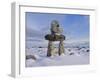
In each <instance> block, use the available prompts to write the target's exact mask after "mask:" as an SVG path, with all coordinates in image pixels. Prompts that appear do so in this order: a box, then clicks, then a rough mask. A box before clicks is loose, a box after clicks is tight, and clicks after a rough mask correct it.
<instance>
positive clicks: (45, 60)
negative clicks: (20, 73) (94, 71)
mask: <svg viewBox="0 0 100 80" xmlns="http://www.w3.org/2000/svg"><path fill="white" fill-rule="evenodd" d="M55 50H56V51H57V49H55ZM46 55H47V48H43V47H37V48H34V47H33V48H32V47H31V48H26V56H27V57H28V58H27V59H26V67H35V66H59V65H80V64H89V47H87V46H85V47H84V46H81V47H80V46H76V47H75V46H74V47H65V54H64V55H61V56H58V55H57V54H56V55H54V56H51V57H47V56H46ZM29 56H31V57H29ZM32 56H33V57H32ZM34 57H35V58H34Z"/></svg>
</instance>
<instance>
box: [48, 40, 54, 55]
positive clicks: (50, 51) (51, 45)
mask: <svg viewBox="0 0 100 80" xmlns="http://www.w3.org/2000/svg"><path fill="white" fill-rule="evenodd" d="M52 50H53V43H52V41H49V43H48V50H47V56H48V57H50V56H51V54H52Z"/></svg>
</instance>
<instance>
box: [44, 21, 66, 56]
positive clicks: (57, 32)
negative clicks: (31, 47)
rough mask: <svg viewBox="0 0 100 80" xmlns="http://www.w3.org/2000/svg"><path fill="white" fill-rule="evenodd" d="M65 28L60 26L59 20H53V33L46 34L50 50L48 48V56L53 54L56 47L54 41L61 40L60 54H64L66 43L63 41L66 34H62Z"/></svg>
mask: <svg viewBox="0 0 100 80" xmlns="http://www.w3.org/2000/svg"><path fill="white" fill-rule="evenodd" d="M62 32H63V29H62V28H61V27H60V25H59V22H58V21H56V20H53V21H52V22H51V34H47V35H46V36H45V39H46V40H48V41H49V42H48V50H47V56H48V57H50V56H52V52H53V49H54V46H53V42H55V41H59V49H58V54H59V55H61V54H64V52H65V50H64V44H63V41H64V40H65V36H64V35H62Z"/></svg>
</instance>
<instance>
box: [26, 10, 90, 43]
mask: <svg viewBox="0 0 100 80" xmlns="http://www.w3.org/2000/svg"><path fill="white" fill-rule="evenodd" d="M25 16H26V40H27V41H34V42H41V41H45V38H44V36H45V35H46V34H49V33H50V27H51V26H50V24H51V22H52V20H57V21H58V22H59V24H60V26H61V27H62V28H63V35H65V36H66V40H65V41H66V42H73V41H89V15H80V14H53V13H33V12H26V15H25Z"/></svg>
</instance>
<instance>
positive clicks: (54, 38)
mask: <svg viewBox="0 0 100 80" xmlns="http://www.w3.org/2000/svg"><path fill="white" fill-rule="evenodd" d="M45 39H46V40H49V41H63V40H65V36H64V35H52V34H47V35H46V36H45Z"/></svg>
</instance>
